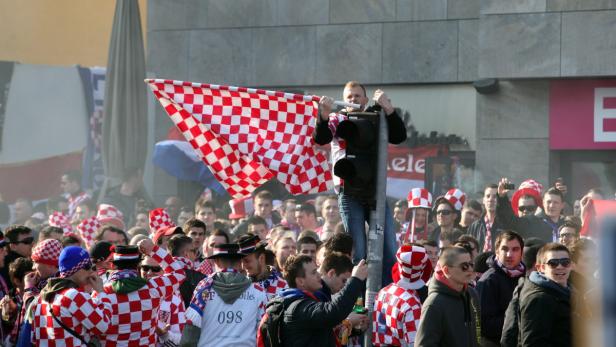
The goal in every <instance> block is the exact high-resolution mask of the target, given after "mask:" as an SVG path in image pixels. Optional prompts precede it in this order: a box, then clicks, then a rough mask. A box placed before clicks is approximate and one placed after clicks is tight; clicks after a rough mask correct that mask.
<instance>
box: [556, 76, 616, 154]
mask: <svg viewBox="0 0 616 347" xmlns="http://www.w3.org/2000/svg"><path fill="white" fill-rule="evenodd" d="M550 149H616V80H614V79H605V80H559V81H552V82H551V83H550Z"/></svg>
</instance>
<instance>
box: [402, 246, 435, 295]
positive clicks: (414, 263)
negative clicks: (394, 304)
mask: <svg viewBox="0 0 616 347" xmlns="http://www.w3.org/2000/svg"><path fill="white" fill-rule="evenodd" d="M396 259H397V260H398V263H399V264H400V270H401V271H400V276H401V279H405V280H407V281H409V282H411V283H414V282H417V281H419V280H421V275H422V274H423V271H424V268H425V267H426V262H427V261H428V254H427V253H426V249H425V248H423V247H418V246H412V245H403V246H402V247H400V248H399V249H398V252H397V253H396ZM423 285H424V283H423V281H421V283H420V286H419V287H421V286H423ZM419 287H418V288H419ZM418 288H414V289H418Z"/></svg>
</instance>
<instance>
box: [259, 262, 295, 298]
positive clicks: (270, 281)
mask: <svg viewBox="0 0 616 347" xmlns="http://www.w3.org/2000/svg"><path fill="white" fill-rule="evenodd" d="M269 271H270V275H269V277H268V278H266V279H264V280H262V281H259V285H260V286H261V288H263V289H264V290H265V294H267V300H268V301H269V300H271V299H272V298H273V297H275V296H277V295H278V294H280V292H281V291H282V290H283V289H287V288H289V285H288V284H287V281H285V279H284V278H283V277H282V274H281V273H280V272H278V270H276V269H275V268H274V267H271V266H270V267H269Z"/></svg>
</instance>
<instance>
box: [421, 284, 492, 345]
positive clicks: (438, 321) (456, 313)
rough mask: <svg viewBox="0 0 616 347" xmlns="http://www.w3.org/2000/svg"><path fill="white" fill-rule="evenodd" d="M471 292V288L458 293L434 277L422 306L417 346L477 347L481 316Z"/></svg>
mask: <svg viewBox="0 0 616 347" xmlns="http://www.w3.org/2000/svg"><path fill="white" fill-rule="evenodd" d="M472 291H473V289H472V288H468V289H466V290H463V291H462V292H457V291H455V290H453V289H451V288H449V287H448V286H447V285H446V284H444V283H442V282H441V281H439V280H437V279H436V278H434V277H433V278H432V280H430V287H429V294H428V298H427V299H426V301H424V303H423V304H422V307H421V321H420V323H419V328H418V330H417V335H416V337H415V346H422V347H432V346H443V347H458V346H459V347H463V346H464V347H475V346H478V345H479V342H478V336H477V321H478V320H479V314H480V313H479V305H478V304H477V301H476V298H475V297H474V295H473V292H472Z"/></svg>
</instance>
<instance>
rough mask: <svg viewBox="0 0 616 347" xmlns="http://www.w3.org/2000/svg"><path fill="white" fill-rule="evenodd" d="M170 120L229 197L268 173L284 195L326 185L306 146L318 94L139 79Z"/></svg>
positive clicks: (316, 156) (322, 164) (323, 170)
mask: <svg viewBox="0 0 616 347" xmlns="http://www.w3.org/2000/svg"><path fill="white" fill-rule="evenodd" d="M146 83H148V85H149V86H150V88H151V89H152V91H153V92H154V95H155V96H156V97H157V98H158V101H159V102H160V103H161V105H162V106H163V108H164V109H165V111H166V112H167V114H168V115H169V116H170V117H171V120H172V121H173V122H174V123H175V125H176V126H177V127H178V129H179V130H180V131H181V132H182V134H183V135H184V137H185V138H186V140H187V141H188V142H189V143H190V144H191V145H192V146H193V148H194V149H195V150H196V151H197V153H198V155H199V156H200V157H201V159H202V160H203V161H204V162H205V163H206V164H207V165H208V167H209V168H210V170H211V171H212V173H213V174H214V176H215V177H216V179H217V180H218V181H219V182H220V183H221V184H222V185H223V186H224V187H225V189H226V190H227V191H228V192H229V194H230V195H231V196H232V197H233V198H240V197H244V196H248V195H250V193H251V192H252V191H253V190H255V189H256V188H257V187H258V186H260V185H261V184H263V183H265V182H266V181H267V180H269V179H270V178H273V177H276V178H277V179H278V180H279V181H280V182H282V183H283V184H284V185H285V187H286V188H287V190H289V192H291V193H292V194H311V193H317V192H322V191H326V190H329V188H330V183H331V180H332V177H331V172H330V169H329V165H328V163H327V159H326V158H325V157H324V156H323V154H321V153H318V152H316V151H315V150H314V148H313V147H314V146H313V140H312V137H311V135H312V133H313V131H314V128H315V121H316V115H317V108H316V107H315V103H316V102H317V101H318V100H319V98H318V97H314V96H303V95H295V94H289V93H282V92H273V91H265V90H259V89H248V88H238V87H229V86H219V85H210V84H199V83H190V82H182V81H170V80H146Z"/></svg>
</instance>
